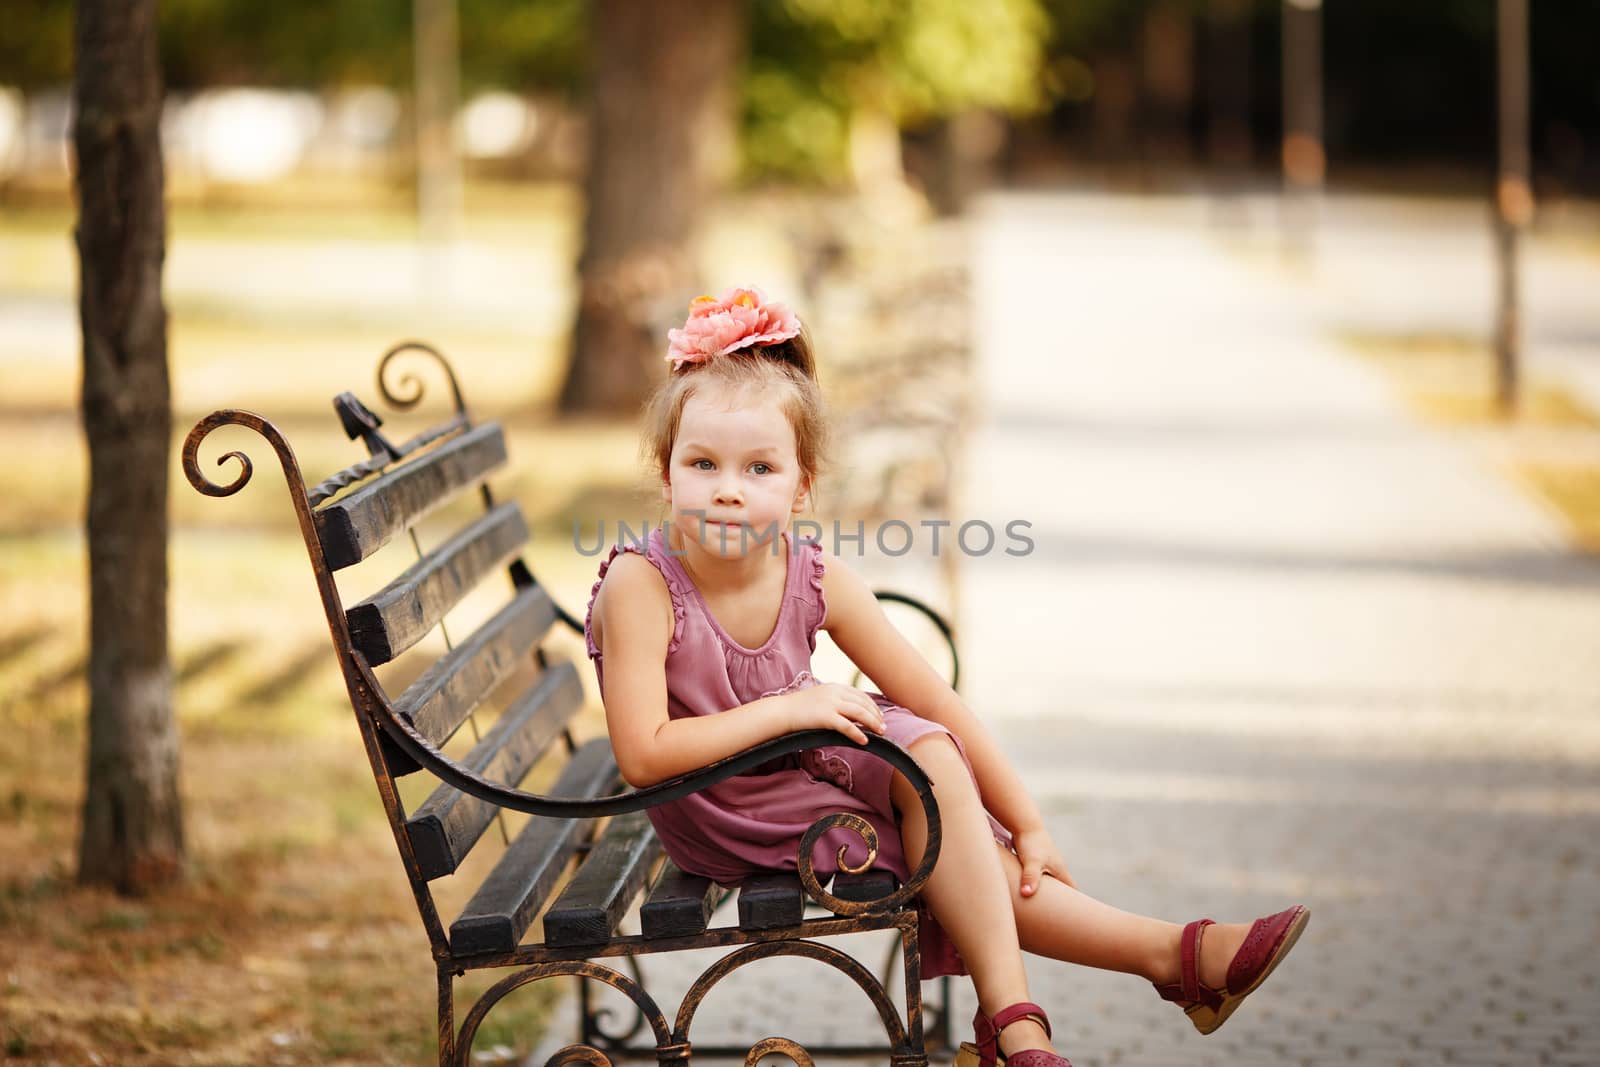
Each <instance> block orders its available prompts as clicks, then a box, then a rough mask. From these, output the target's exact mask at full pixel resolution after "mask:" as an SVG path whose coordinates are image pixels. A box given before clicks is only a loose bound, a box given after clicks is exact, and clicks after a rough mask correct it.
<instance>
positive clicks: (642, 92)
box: [560, 0, 744, 413]
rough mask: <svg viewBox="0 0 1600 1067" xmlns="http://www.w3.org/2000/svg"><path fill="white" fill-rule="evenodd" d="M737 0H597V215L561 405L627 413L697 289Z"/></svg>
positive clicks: (725, 114) (726, 145) (720, 162)
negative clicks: (697, 252) (698, 243)
mask: <svg viewBox="0 0 1600 1067" xmlns="http://www.w3.org/2000/svg"><path fill="white" fill-rule="evenodd" d="M743 6H744V5H743V4H742V3H741V2H740V0H653V2H651V3H639V2H638V0H595V2H594V3H593V4H592V5H591V11H592V16H591V18H592V22H591V29H590V45H591V48H592V50H593V58H592V62H591V70H592V74H591V79H592V95H591V105H590V113H589V123H590V138H589V166H588V176H587V179H586V182H585V193H586V197H587V202H588V212H587V216H586V219H585V223H584V233H583V253H582V255H581V257H580V258H579V261H578V274H579V293H578V315H577V324H576V326H575V328H574V330H573V338H572V355H571V362H570V364H569V366H568V369H567V378H566V381H565V383H564V384H563V386H562V389H561V401H560V404H561V410H563V411H568V412H576V411H584V412H608V413H631V412H633V411H635V410H637V408H638V406H639V404H640V402H641V401H642V400H643V398H644V397H645V395H646V394H647V393H648V392H649V390H650V388H651V387H652V386H653V385H654V384H655V382H656V381H658V380H659V378H660V375H661V374H662V371H663V368H664V367H665V362H664V361H663V359H662V357H663V356H664V355H665V353H666V344H667V342H666V329H667V328H668V327H669V326H673V325H677V324H678V320H681V319H682V317H683V313H684V309H685V305H686V304H687V301H688V299H689V298H690V297H693V296H694V295H695V292H696V276H695V275H696V272H695V269H694V259H693V255H692V248H691V247H690V244H691V241H692V240H693V238H694V235H695V229H696V223H697V222H698V221H699V219H700V215H701V212H702V210H703V209H704V208H705V207H706V206H707V204H708V203H709V202H710V201H711V199H712V196H713V194H714V192H715V188H716V185H717V183H718V179H719V178H721V177H722V176H723V174H724V173H725V172H726V169H727V162H728V160H729V159H730V158H731V155H732V144H733V122H732V118H733V112H732V87H733V84H734V79H733V75H734V69H733V68H734V64H735V63H738V62H740V61H741V60H742V58H743V51H744V11H743Z"/></svg>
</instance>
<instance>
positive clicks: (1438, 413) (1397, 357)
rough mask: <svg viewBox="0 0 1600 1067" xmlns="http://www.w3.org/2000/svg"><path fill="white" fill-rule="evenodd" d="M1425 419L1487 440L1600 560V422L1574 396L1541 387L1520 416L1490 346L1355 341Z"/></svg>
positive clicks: (1372, 338)
mask: <svg viewBox="0 0 1600 1067" xmlns="http://www.w3.org/2000/svg"><path fill="white" fill-rule="evenodd" d="M1344 341H1345V343H1346V344H1347V345H1348V346H1349V347H1350V348H1351V349H1352V350H1353V351H1355V352H1357V353H1359V354H1360V355H1361V356H1362V357H1363V358H1365V359H1367V360H1368V361H1369V362H1371V363H1372V364H1373V365H1374V366H1376V367H1378V368H1379V369H1380V370H1381V371H1382V372H1383V374H1384V376H1385V377H1387V378H1388V379H1389V380H1390V381H1391V382H1392V383H1393V384H1394V386H1395V387H1396V388H1397V390H1398V391H1399V392H1400V395H1401V396H1402V397H1404V399H1405V401H1406V403H1407V404H1408V406H1410V407H1411V409H1412V410H1413V411H1415V412H1416V413H1417V414H1418V415H1419V416H1420V417H1422V418H1424V419H1426V420H1427V421H1429V422H1432V423H1434V424H1436V425H1439V426H1442V427H1447V428H1451V429H1456V430H1463V431H1476V432H1478V433H1479V434H1481V435H1486V436H1487V440H1486V442H1485V443H1486V444H1487V445H1488V446H1489V450H1490V452H1491V453H1492V454H1493V455H1495V456H1496V457H1497V458H1498V460H1499V461H1500V463H1501V464H1502V465H1503V466H1504V467H1505V468H1506V469H1507V471H1508V472H1509V473H1510V474H1511V475H1512V476H1513V477H1515V478H1517V479H1518V480H1519V481H1521V482H1522V483H1523V484H1525V485H1527V486H1528V487H1529V488H1530V489H1532V490H1533V491H1534V492H1535V493H1537V494H1538V495H1539V496H1540V497H1541V498H1542V499H1544V500H1545V501H1546V502H1547V503H1548V504H1550V505H1551V506H1552V507H1553V508H1554V509H1555V510H1556V511H1557V512H1559V513H1560V514H1561V515H1562V517H1563V518H1564V519H1565V520H1566V522H1567V525H1568V528H1569V530H1570V531H1571V534H1572V539H1573V542H1574V544H1576V545H1577V547H1578V548H1580V549H1581V550H1583V551H1586V552H1592V553H1600V415H1597V414H1596V413H1595V412H1593V411H1591V410H1589V409H1588V408H1587V407H1586V406H1585V405H1584V403H1583V402H1582V401H1581V400H1580V399H1579V398H1578V397H1577V396H1575V395H1574V394H1573V393H1572V392H1571V391H1570V390H1568V389H1565V388H1563V387H1561V386H1559V385H1557V384H1554V383H1551V382H1546V381H1538V380H1534V381H1531V382H1528V383H1526V384H1525V386H1524V389H1523V396H1522V397H1521V400H1520V403H1519V404H1518V407H1517V410H1516V411H1515V412H1509V413H1508V412H1506V411H1505V410H1504V409H1503V408H1502V407H1501V405H1500V404H1499V403H1498V402H1497V399H1496V395H1495V388H1494V361H1493V355H1492V353H1491V351H1490V349H1489V346H1488V345H1487V344H1486V343H1485V342H1483V341H1481V340H1479V339H1476V338H1471V337H1463V336H1459V335H1453V334H1428V333H1422V334H1349V335H1346V336H1345V337H1344Z"/></svg>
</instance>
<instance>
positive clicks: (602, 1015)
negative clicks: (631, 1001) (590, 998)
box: [583, 956, 649, 1049]
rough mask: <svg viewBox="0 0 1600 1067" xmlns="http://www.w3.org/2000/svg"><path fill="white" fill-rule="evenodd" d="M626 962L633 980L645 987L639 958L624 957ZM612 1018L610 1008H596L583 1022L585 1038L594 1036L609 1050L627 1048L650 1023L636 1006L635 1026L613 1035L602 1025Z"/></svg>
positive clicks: (634, 1014)
mask: <svg viewBox="0 0 1600 1067" xmlns="http://www.w3.org/2000/svg"><path fill="white" fill-rule="evenodd" d="M624 962H625V963H627V965H628V972H629V973H630V974H632V975H633V980H634V981H635V982H637V983H638V984H639V985H640V986H641V987H643V985H644V971H643V970H641V969H640V967H639V958H638V957H637V956H626V957H624ZM611 1017H612V1013H611V1009H610V1008H596V1009H594V1010H593V1011H591V1012H589V1017H588V1018H587V1019H585V1020H584V1022H583V1025H584V1031H583V1033H584V1036H585V1037H588V1036H589V1035H591V1034H592V1035H593V1036H594V1037H596V1038H598V1039H599V1040H600V1042H601V1043H602V1044H603V1045H605V1046H606V1047H607V1048H612V1049H618V1048H624V1047H626V1046H627V1043H628V1042H629V1041H631V1040H633V1037H634V1035H635V1034H637V1033H638V1032H639V1029H640V1028H641V1027H642V1026H644V1025H645V1023H647V1022H649V1020H648V1019H646V1018H645V1017H644V1013H643V1012H642V1011H639V1010H638V1008H637V1006H636V1007H635V1009H634V1012H633V1025H631V1026H629V1027H628V1029H627V1030H624V1031H623V1032H622V1033H620V1034H613V1033H607V1032H606V1030H605V1028H604V1027H602V1026H601V1025H600V1021H601V1020H602V1019H610V1018H611Z"/></svg>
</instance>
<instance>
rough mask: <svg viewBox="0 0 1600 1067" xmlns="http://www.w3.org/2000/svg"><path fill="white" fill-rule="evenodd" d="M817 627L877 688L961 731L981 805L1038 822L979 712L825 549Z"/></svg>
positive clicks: (1019, 828) (1018, 823)
mask: <svg viewBox="0 0 1600 1067" xmlns="http://www.w3.org/2000/svg"><path fill="white" fill-rule="evenodd" d="M826 564H827V570H826V572H825V574H824V576H823V582H822V588H823V595H824V597H826V599H827V603H828V612H827V618H826V619H824V620H823V624H822V625H823V629H825V630H827V631H828V634H829V635H830V636H831V637H832V638H833V640H834V643H835V644H837V645H838V646H839V649H840V651H842V652H843V653H844V654H845V655H847V656H849V657H850V660H851V662H853V663H854V664H855V665H856V666H857V667H860V668H861V672H862V673H863V674H865V675H866V676H867V677H868V678H871V679H872V680H873V682H875V683H876V684H877V686H878V688H879V690H880V691H881V692H882V693H883V695H884V696H886V697H888V698H889V699H890V700H892V701H894V702H895V703H896V704H899V705H900V706H901V707H904V708H907V709H909V710H911V711H914V712H916V713H917V714H918V715H920V716H922V717H923V718H925V719H930V720H932V721H933V722H936V723H939V724H940V725H942V726H944V727H946V728H947V729H948V730H949V731H950V732H951V733H953V734H955V735H956V736H957V737H959V738H960V739H961V743H962V744H963V745H964V746H965V747H966V750H967V759H968V760H970V761H971V763H972V771H973V774H974V775H976V776H977V779H978V788H979V790H980V791H981V792H982V793H983V800H984V806H985V807H987V808H988V809H989V811H990V812H992V813H993V814H994V817H995V818H997V819H999V820H1000V822H1001V824H1002V825H1004V826H1005V827H1006V829H1008V830H1010V831H1011V832H1012V833H1013V834H1020V833H1024V832H1027V831H1030V830H1037V829H1039V828H1041V827H1043V825H1044V818H1043V817H1042V816H1041V815H1040V813H1039V807H1038V805H1037V804H1035V803H1034V801H1033V798H1032V797H1031V796H1029V794H1028V791H1027V789H1026V787H1024V786H1023V784H1022V779H1021V778H1019V777H1018V775H1017V772H1016V770H1015V769H1014V768H1013V767H1012V766H1011V762H1010V760H1008V759H1007V758H1006V756H1005V753H1004V752H1002V751H1001V749H1000V746H999V744H998V743H997V742H996V741H995V739H994V736H993V735H992V734H991V733H990V732H989V729H988V727H986V726H984V724H983V722H982V720H980V719H979V718H978V717H977V715H975V714H973V712H972V709H971V708H969V707H967V705H966V703H965V702H964V701H963V700H962V699H961V697H960V695H959V694H958V693H956V691H955V690H954V689H951V688H950V686H949V684H948V683H947V682H946V681H945V680H944V679H943V678H942V677H940V675H939V672H938V671H936V670H934V669H933V667H932V666H931V665H930V664H929V663H928V661H927V660H926V659H924V658H923V657H922V655H921V653H919V652H918V651H917V650H916V649H915V648H914V647H912V645H911V643H910V642H909V641H907V640H906V639H905V637H904V636H903V635H902V634H901V633H900V631H898V630H896V629H895V628H894V625H893V624H892V623H891V622H890V621H889V618H888V616H886V615H885V614H884V612H883V607H882V606H881V605H880V604H879V603H878V598H877V597H876V596H874V595H873V593H872V590H871V589H870V588H868V586H867V584H866V582H865V581H863V580H862V578H861V576H860V575H858V574H856V573H855V572H854V571H852V570H851V569H850V568H849V567H847V566H845V565H844V564H843V563H842V562H840V560H839V559H838V557H836V556H834V555H832V554H827V556H826Z"/></svg>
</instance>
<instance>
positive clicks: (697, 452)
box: [661, 384, 811, 559]
mask: <svg viewBox="0 0 1600 1067" xmlns="http://www.w3.org/2000/svg"><path fill="white" fill-rule="evenodd" d="M810 492H811V485H810V480H809V479H808V478H807V477H806V475H805V472H804V471H802V470H801V469H800V463H799V461H798V459H797V458H796V455H795V440H794V427H793V426H791V425H790V424H789V419H788V416H786V415H785V414H784V413H783V409H782V408H781V407H779V406H778V404H777V403H776V402H775V401H771V400H757V399H755V398H754V397H753V396H752V395H749V394H748V393H747V394H746V395H740V393H738V392H736V391H732V390H730V389H729V388H728V387H726V386H723V385H718V384H710V385H708V386H706V387H703V388H697V389H696V390H695V391H694V393H693V394H691V395H690V397H689V399H688V401H687V402H686V403H685V404H684V405H683V416H682V418H681V420H680V421H679V423H678V436H677V439H676V440H675V441H674V442H673V444H672V455H671V457H670V458H669V459H668V461H667V476H666V477H665V478H664V479H663V480H662V483H661V494H662V499H664V500H665V501H666V504H667V509H668V512H669V517H670V519H671V521H672V524H673V525H674V526H676V527H677V528H678V530H679V533H680V535H681V536H682V538H683V543H684V544H685V545H687V544H688V543H690V542H693V543H694V544H697V545H699V546H700V547H701V548H703V549H704V550H705V551H707V552H709V553H711V554H712V555H713V556H716V557H718V558H722V559H737V558H740V557H743V556H745V555H747V554H748V553H749V551H750V550H751V549H754V548H757V547H765V549H766V551H769V552H770V551H772V550H773V549H772V547H771V542H772V541H773V540H774V539H775V538H776V537H777V533H778V531H779V530H781V529H783V528H784V527H786V526H787V525H788V523H789V518H790V516H792V515H796V514H798V513H800V512H802V511H804V510H805V508H806V504H807V502H808V500H809V497H810Z"/></svg>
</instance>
